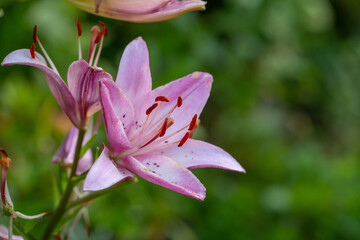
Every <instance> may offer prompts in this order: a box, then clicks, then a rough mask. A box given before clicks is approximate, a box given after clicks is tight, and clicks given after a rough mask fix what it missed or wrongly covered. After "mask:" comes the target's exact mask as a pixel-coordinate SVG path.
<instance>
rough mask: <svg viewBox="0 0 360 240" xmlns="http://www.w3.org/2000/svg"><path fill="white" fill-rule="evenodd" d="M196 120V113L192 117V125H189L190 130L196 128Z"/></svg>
mask: <svg viewBox="0 0 360 240" xmlns="http://www.w3.org/2000/svg"><path fill="white" fill-rule="evenodd" d="M196 120H197V114H195V115H194V116H193V118H192V119H191V122H190V126H189V129H188V130H189V131H192V130H194V127H195V124H196Z"/></svg>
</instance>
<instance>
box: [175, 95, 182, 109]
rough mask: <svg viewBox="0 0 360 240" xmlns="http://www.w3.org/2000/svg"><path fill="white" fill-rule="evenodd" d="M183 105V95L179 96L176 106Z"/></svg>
mask: <svg viewBox="0 0 360 240" xmlns="http://www.w3.org/2000/svg"><path fill="white" fill-rule="evenodd" d="M181 105H182V98H181V97H178V100H177V103H176V106H177V107H181Z"/></svg>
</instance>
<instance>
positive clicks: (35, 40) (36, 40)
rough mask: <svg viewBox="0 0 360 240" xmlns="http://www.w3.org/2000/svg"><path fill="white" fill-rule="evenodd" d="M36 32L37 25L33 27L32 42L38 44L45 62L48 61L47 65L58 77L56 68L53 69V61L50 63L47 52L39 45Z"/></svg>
mask: <svg viewBox="0 0 360 240" xmlns="http://www.w3.org/2000/svg"><path fill="white" fill-rule="evenodd" d="M36 32H37V25H35V26H34V32H33V41H34V43H38V44H39V47H40V48H41V51H42V52H43V54H44V56H45V58H46V60H47V61H48V63H49V65H50V66H51V68H52V69H53V70H54V72H56V73H57V74H58V75H60V74H59V72H58V70H57V69H56V67H55V64H54V63H53V61H51V58H50V57H49V55H48V54H47V52H46V51H45V48H44V47H43V45H42V44H41V42H40V39H39V37H38V36H37V34H36ZM34 50H35V49H34Z"/></svg>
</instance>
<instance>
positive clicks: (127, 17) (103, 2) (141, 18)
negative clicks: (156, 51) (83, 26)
mask: <svg viewBox="0 0 360 240" xmlns="http://www.w3.org/2000/svg"><path fill="white" fill-rule="evenodd" d="M68 1H69V2H71V3H72V4H74V5H75V6H77V7H79V8H81V9H82V10H84V11H87V12H90V13H93V14H96V15H99V16H102V17H108V18H113V19H118V20H124V21H129V22H159V21H164V20H168V19H171V18H174V17H177V16H179V15H182V14H184V13H186V12H190V11H194V10H204V9H205V4H206V2H204V1H200V0H182V1H180V0H68Z"/></svg>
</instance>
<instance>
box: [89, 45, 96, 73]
mask: <svg viewBox="0 0 360 240" xmlns="http://www.w3.org/2000/svg"><path fill="white" fill-rule="evenodd" d="M97 45H98V44H97V43H95V45H94V49H93V51H92V52H91V56H90V60H89V67H91V66H92V65H93V61H94V56H95V50H96V47H97Z"/></svg>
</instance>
